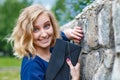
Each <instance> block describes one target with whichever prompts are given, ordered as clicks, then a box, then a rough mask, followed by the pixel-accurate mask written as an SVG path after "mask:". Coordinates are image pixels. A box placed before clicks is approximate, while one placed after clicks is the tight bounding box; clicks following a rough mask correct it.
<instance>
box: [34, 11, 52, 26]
mask: <svg viewBox="0 0 120 80" xmlns="http://www.w3.org/2000/svg"><path fill="white" fill-rule="evenodd" d="M48 21H49V22H50V17H49V15H48V14H47V13H42V14H40V15H38V17H37V19H36V20H35V21H34V25H43V24H44V23H45V22H48Z"/></svg>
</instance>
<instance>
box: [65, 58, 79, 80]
mask: <svg viewBox="0 0 120 80" xmlns="http://www.w3.org/2000/svg"><path fill="white" fill-rule="evenodd" d="M66 62H67V64H68V66H69V67H70V74H71V76H72V80H79V79H80V63H79V62H77V64H76V65H75V66H73V65H72V62H71V60H70V59H69V58H67V59H66Z"/></svg>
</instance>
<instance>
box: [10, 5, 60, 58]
mask: <svg viewBox="0 0 120 80" xmlns="http://www.w3.org/2000/svg"><path fill="white" fill-rule="evenodd" d="M42 13H47V14H48V16H49V18H50V20H51V23H52V27H53V33H54V35H53V40H52V43H51V46H53V45H54V43H55V40H56V38H58V37H59V32H58V24H57V21H56V19H55V17H54V15H53V14H52V13H51V11H49V10H47V9H45V8H44V7H43V6H41V5H39V4H34V5H31V6H29V7H26V8H25V9H23V10H22V12H21V14H20V15H19V18H18V20H17V24H16V26H15V27H14V29H13V32H12V34H11V35H10V37H9V38H8V41H9V42H11V43H12V44H13V50H14V55H16V56H17V57H20V58H22V57H24V56H28V55H29V53H31V54H32V55H35V51H36V50H35V47H34V45H33V36H32V32H33V22H34V21H35V20H36V19H37V17H38V16H39V15H40V14H42Z"/></svg>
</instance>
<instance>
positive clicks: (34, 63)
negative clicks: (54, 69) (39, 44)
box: [21, 57, 46, 80]
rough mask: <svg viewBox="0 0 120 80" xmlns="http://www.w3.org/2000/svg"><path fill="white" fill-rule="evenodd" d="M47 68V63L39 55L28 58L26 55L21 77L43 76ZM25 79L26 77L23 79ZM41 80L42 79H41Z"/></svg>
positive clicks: (33, 77)
mask: <svg viewBox="0 0 120 80" xmlns="http://www.w3.org/2000/svg"><path fill="white" fill-rule="evenodd" d="M45 71H46V68H45V63H44V62H43V61H42V60H40V59H39V58H38V57H35V58H28V57H24V58H23V61H22V65H21V78H26V79H28V78H31V79H32V80H33V79H34V80H37V79H35V78H43V77H44V74H45ZM22 80H25V79H22ZM40 80H41V79H40Z"/></svg>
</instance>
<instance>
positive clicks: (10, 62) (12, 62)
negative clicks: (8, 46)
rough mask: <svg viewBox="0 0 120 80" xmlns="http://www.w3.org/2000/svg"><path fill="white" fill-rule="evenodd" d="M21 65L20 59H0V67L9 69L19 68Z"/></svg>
mask: <svg viewBox="0 0 120 80" xmlns="http://www.w3.org/2000/svg"><path fill="white" fill-rule="evenodd" d="M20 64H21V59H17V58H15V57H0V67H4V66H6V67H10V66H16V67H19V66H20Z"/></svg>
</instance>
